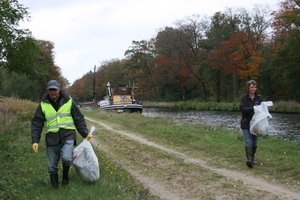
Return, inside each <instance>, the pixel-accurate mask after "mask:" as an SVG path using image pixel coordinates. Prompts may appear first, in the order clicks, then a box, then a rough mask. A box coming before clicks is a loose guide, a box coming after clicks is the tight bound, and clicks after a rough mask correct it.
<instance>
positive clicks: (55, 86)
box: [47, 80, 60, 90]
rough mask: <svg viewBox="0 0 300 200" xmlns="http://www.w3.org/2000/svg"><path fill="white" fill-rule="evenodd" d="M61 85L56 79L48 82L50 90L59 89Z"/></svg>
mask: <svg viewBox="0 0 300 200" xmlns="http://www.w3.org/2000/svg"><path fill="white" fill-rule="evenodd" d="M59 87H60V86H59V83H58V82H57V81H56V80H51V81H49V82H48V86H47V90H50V89H56V90H57V89H58V88H59Z"/></svg>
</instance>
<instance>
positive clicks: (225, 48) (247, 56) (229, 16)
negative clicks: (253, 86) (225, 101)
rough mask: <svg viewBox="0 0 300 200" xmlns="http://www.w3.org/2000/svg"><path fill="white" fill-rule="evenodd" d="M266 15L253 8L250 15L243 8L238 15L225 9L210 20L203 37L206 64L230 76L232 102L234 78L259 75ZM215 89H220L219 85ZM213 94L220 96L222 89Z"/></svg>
mask: <svg viewBox="0 0 300 200" xmlns="http://www.w3.org/2000/svg"><path fill="white" fill-rule="evenodd" d="M266 13H267V11H266V10H265V8H260V7H256V8H255V9H254V12H253V13H252V15H250V14H249V13H248V12H247V11H246V10H244V9H239V10H238V12H233V11H232V10H231V9H228V10H227V12H225V13H216V14H215V16H214V17H213V18H212V26H211V29H210V30H209V32H208V35H207V36H208V40H209V41H210V42H211V47H212V48H211V50H210V52H209V53H208V55H207V59H208V60H207V61H208V63H209V66H210V67H211V68H213V69H215V70H217V71H219V74H223V77H224V75H232V76H233V79H232V80H233V84H232V85H233V88H234V89H233V99H236V98H237V79H239V80H247V79H250V78H251V79H256V78H257V77H258V76H260V72H261V71H260V69H259V65H260V63H261V62H262V61H263V53H262V51H261V46H262V44H263V42H264V40H265V37H266V35H265V33H264V31H265V30H266V29H267V28H268V26H269V22H268V21H267V20H266V18H265V15H266ZM237 76H238V77H237ZM218 77H219V78H222V76H218ZM221 82H224V81H221V80H220V81H219V80H218V81H217V82H216V83H221ZM224 83H226V82H224ZM218 86H219V87H221V84H219V85H218ZM216 91H218V93H216V95H217V96H220V95H221V91H222V90H221V89H219V88H217V89H216ZM217 99H218V100H220V98H217Z"/></svg>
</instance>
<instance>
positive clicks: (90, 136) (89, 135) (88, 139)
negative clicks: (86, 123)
mask: <svg viewBox="0 0 300 200" xmlns="http://www.w3.org/2000/svg"><path fill="white" fill-rule="evenodd" d="M92 137H93V135H92V134H90V133H89V134H88V135H87V136H86V139H87V141H90V139H91V138H92Z"/></svg>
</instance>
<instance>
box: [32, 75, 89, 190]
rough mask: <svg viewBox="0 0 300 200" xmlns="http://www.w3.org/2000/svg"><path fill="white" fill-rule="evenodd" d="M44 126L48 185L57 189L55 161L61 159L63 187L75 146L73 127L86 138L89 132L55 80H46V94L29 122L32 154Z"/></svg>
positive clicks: (75, 108) (56, 165)
mask: <svg viewBox="0 0 300 200" xmlns="http://www.w3.org/2000/svg"><path fill="white" fill-rule="evenodd" d="M44 127H45V134H46V136H45V141H46V147H47V163H48V173H49V175H50V180H51V185H52V186H53V187H54V188H58V185H59V183H58V163H59V160H60V159H61V161H62V167H63V176H62V185H63V186H66V185H68V184H69V177H68V173H69V169H70V166H71V165H72V161H73V150H74V146H75V145H76V130H77V131H78V132H79V134H80V135H81V136H82V137H83V138H87V140H89V139H90V138H91V137H92V135H91V134H89V131H88V128H87V126H86V122H85V119H84V116H83V114H82V113H81V112H80V109H79V108H78V106H77V105H76V103H75V102H74V101H73V100H72V98H71V97H69V96H68V95H67V94H66V93H65V92H63V91H62V90H60V84H59V83H58V82H57V81H56V80H51V81H49V82H48V85H47V93H46V94H45V95H44V96H43V97H42V98H41V101H40V103H39V105H38V107H37V108H36V111H35V114H34V117H33V119H32V121H31V139H32V149H33V151H34V152H36V153H37V152H38V145H39V142H40V139H41V133H42V131H43V128H44Z"/></svg>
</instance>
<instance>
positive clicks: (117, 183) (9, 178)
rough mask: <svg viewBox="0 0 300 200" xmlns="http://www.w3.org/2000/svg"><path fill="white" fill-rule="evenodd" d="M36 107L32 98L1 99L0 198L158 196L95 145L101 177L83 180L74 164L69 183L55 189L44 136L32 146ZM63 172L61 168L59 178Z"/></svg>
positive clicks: (127, 197)
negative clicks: (32, 129) (37, 143)
mask: <svg viewBox="0 0 300 200" xmlns="http://www.w3.org/2000/svg"><path fill="white" fill-rule="evenodd" d="M36 106H37V104H36V103H32V102H30V101H23V100H17V99H1V100H0V120H1V123H0V134H1V137H0V160H1V162H0V169H1V170H2V172H3V173H2V175H1V180H0V199H66V200H67V199H97V200H98V199H103V200H106V199H120V200H122V199H137V200H142V199H156V197H153V196H151V195H150V194H149V191H148V190H147V189H145V188H144V187H143V186H142V185H141V184H139V183H138V182H136V180H135V179H134V178H133V177H132V176H131V175H130V174H129V173H127V172H126V171H124V170H123V169H121V168H119V167H118V166H117V165H115V164H114V163H113V162H111V161H110V160H109V159H107V157H106V156H105V155H104V154H103V153H102V152H100V151H97V150H96V149H95V148H94V150H95V152H96V155H97V157H98V160H99V164H100V179H99V180H98V181H97V182H95V183H93V184H87V183H85V182H82V181H81V180H80V178H79V176H78V175H77V173H76V171H75V169H74V167H71V169H70V184H69V186H68V187H66V188H62V187H60V188H59V190H55V189H52V187H51V186H50V178H49V175H48V173H47V163H46V148H45V140H44V138H43V139H42V141H41V143H40V145H39V152H38V153H37V154H36V153H33V151H32V149H31V135H30V120H31V118H32V116H33V113H34V110H35V108H36ZM95 134H97V130H96V131H95ZM77 138H78V139H79V138H80V136H79V135H78V137H77ZM81 140H82V139H81V138H80V140H79V141H78V144H79V142H80V141H81ZM61 174H62V169H61V168H60V169H59V178H60V181H61Z"/></svg>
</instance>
